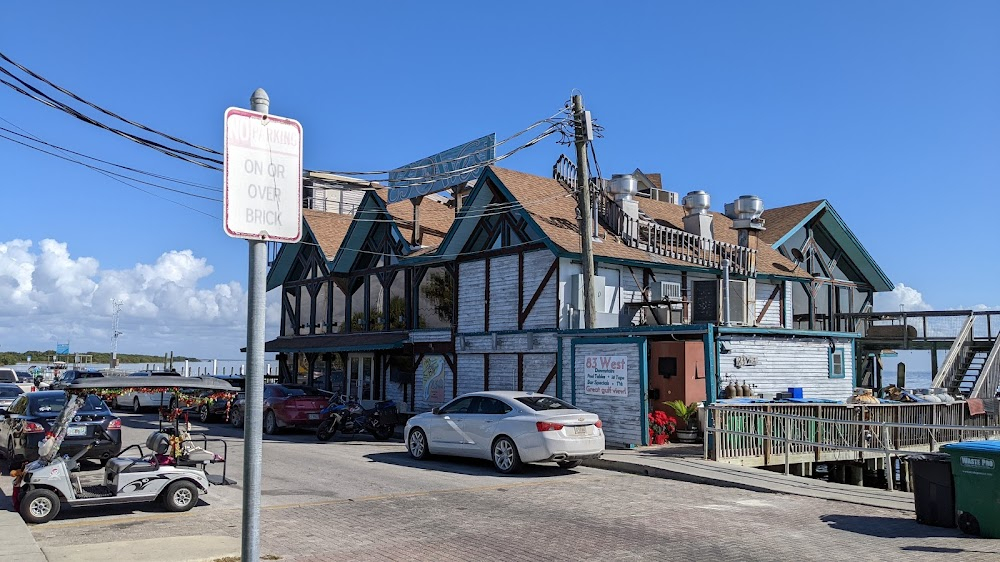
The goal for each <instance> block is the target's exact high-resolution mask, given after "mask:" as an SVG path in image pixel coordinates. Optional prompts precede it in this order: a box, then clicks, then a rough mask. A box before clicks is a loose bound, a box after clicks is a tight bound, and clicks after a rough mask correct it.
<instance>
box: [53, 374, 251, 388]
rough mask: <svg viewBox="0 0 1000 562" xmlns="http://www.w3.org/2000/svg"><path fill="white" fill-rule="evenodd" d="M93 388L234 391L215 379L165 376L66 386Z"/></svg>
mask: <svg viewBox="0 0 1000 562" xmlns="http://www.w3.org/2000/svg"><path fill="white" fill-rule="evenodd" d="M91 388H185V389H188V388H190V389H195V390H219V391H224V392H232V391H233V386H232V385H231V384H229V383H228V382H226V381H223V380H219V379H217V378H215V377H175V376H163V375H153V376H149V377H104V378H99V379H96V378H95V379H80V380H75V381H73V382H72V383H70V384H69V385H67V386H66V390H87V389H91Z"/></svg>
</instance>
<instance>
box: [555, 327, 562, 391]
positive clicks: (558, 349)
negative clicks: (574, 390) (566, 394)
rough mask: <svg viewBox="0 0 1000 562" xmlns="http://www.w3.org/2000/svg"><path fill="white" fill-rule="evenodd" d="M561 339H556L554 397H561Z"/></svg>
mask: <svg viewBox="0 0 1000 562" xmlns="http://www.w3.org/2000/svg"><path fill="white" fill-rule="evenodd" d="M562 349H563V341H562V338H557V339H556V393H555V394H556V398H560V399H561V398H562V397H563V374H562V369H563V361H562V356H563V351H562Z"/></svg>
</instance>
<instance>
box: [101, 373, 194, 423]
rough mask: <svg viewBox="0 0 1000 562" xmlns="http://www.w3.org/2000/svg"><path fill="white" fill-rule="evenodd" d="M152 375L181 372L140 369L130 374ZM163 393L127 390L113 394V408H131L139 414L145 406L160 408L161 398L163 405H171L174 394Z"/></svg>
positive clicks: (175, 375) (175, 374)
mask: <svg viewBox="0 0 1000 562" xmlns="http://www.w3.org/2000/svg"><path fill="white" fill-rule="evenodd" d="M150 375H157V376H173V377H180V376H181V375H180V373H178V372H176V371H139V372H137V373H131V374H129V375H128V376H130V377H148V376H150ZM162 394H163V393H162V392H134V391H130V392H125V393H124V394H122V395H121V396H113V397H112V398H111V409H113V410H117V409H131V410H132V411H133V412H134V413H136V414H138V413H139V412H141V411H142V409H143V408H159V407H160V404H161V399H162V404H163V407H164V408H166V407H169V405H170V401H171V399H172V398H173V395H172V394H170V393H167V394H166V395H165V396H162V398H161V395H162Z"/></svg>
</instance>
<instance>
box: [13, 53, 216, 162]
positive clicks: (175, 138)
mask: <svg viewBox="0 0 1000 562" xmlns="http://www.w3.org/2000/svg"><path fill="white" fill-rule="evenodd" d="M0 58H3V60H5V61H7V62H9V63H10V64H13V65H14V66H16V67H17V68H19V69H21V71H22V72H24V73H26V74H28V75H30V76H32V77H34V78H36V79H38V80H41V81H42V82H44V83H46V84H48V85H49V86H51V87H53V88H55V89H56V90H59V91H60V92H62V93H63V94H66V95H67V96H69V97H71V98H73V99H75V100H76V101H78V102H81V103H85V104H87V105H89V106H90V107H92V108H94V109H96V110H97V111H100V112H101V113H103V114H105V115H108V116H110V117H113V118H115V119H118V120H119V121H123V122H125V123H128V124H129V125H132V126H133V127H136V128H137V129H142V130H144V131H148V132H150V133H154V134H157V135H160V136H161V137H164V138H167V139H170V140H172V141H174V142H176V143H180V144H183V145H185V146H190V147H191V148H197V149H198V150H204V151H205V152H208V153H210V154H217V155H219V156H222V153H221V152H219V151H218V150H215V149H212V148H206V147H204V146H199V145H197V144H192V143H190V142H188V141H186V140H184V139H179V138H177V137H174V136H171V135H168V134H167V133H163V132H160V131H157V130H156V129H153V128H150V127H147V126H146V125H143V124H142V123H136V122H135V121H130V120H128V119H126V118H124V117H122V116H121V115H118V114H117V113H114V112H112V111H108V110H107V109H104V108H103V107H101V106H99V105H97V104H95V103H91V102H89V101H87V100H85V99H83V98H82V97H80V96H78V95H76V94H74V93H73V92H71V91H69V90H67V89H65V88H63V87H61V86H58V85H57V84H54V83H53V82H51V81H50V80H48V79H47V78H45V77H44V76H41V75H40V74H38V73H36V72H34V71H32V70H31V69H29V68H27V67H25V66H23V65H21V64H18V63H17V62H15V61H14V60H12V59H11V58H10V57H8V56H7V55H5V54H4V53H3V52H0Z"/></svg>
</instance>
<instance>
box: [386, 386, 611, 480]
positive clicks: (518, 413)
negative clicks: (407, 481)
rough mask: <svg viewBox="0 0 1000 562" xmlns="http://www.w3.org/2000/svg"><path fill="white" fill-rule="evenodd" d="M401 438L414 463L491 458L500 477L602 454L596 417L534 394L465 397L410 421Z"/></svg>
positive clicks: (565, 465) (601, 435)
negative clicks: (534, 465)
mask: <svg viewBox="0 0 1000 562" xmlns="http://www.w3.org/2000/svg"><path fill="white" fill-rule="evenodd" d="M403 438H404V439H405V442H406V448H407V449H408V450H409V452H410V455H411V456H412V457H413V458H415V459H418V460H419V459H424V458H427V456H428V455H431V454H440V455H457V456H462V457H474V458H480V459H489V460H492V461H493V465H494V466H496V469H497V470H498V471H500V472H502V473H504V474H509V473H512V472H516V471H517V470H519V469H520V468H521V464H522V463H529V462H546V461H551V462H556V463H558V464H559V466H561V467H563V468H573V467H575V466H578V465H579V464H580V462H581V461H582V460H583V459H593V458H597V457H600V456H601V455H602V454H603V453H604V431H603V430H602V429H601V420H600V419H599V418H598V417H597V414H591V413H589V412H584V411H583V410H580V409H579V408H577V407H576V406H573V405H572V404H569V403H567V402H563V401H562V400H560V399H558V398H554V397H552V396H548V395H545V394H538V393H533V392H517V391H494V392H473V393H471V394H464V395H462V396H459V397H458V398H455V399H454V400H452V401H451V402H449V403H447V404H445V405H444V406H443V407H441V408H434V410H432V411H430V412H425V413H423V414H418V415H416V416H414V417H412V418H410V420H409V421H407V422H406V427H405V429H404V430H403Z"/></svg>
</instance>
